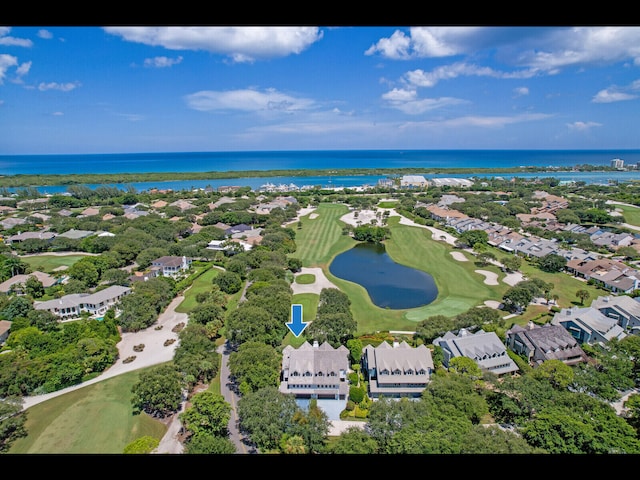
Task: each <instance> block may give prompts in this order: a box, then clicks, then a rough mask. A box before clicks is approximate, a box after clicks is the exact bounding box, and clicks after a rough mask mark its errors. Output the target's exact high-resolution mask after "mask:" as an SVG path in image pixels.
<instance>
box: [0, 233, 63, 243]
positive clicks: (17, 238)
mask: <svg viewBox="0 0 640 480" xmlns="http://www.w3.org/2000/svg"><path fill="white" fill-rule="evenodd" d="M55 237H56V234H55V233H53V232H49V231H46V230H41V231H38V232H24V233H18V234H17V235H11V236H10V237H7V238H6V240H5V243H7V244H9V245H11V244H14V243H19V242H24V241H25V240H31V239H35V240H47V241H50V240H53V239H54V238H55Z"/></svg>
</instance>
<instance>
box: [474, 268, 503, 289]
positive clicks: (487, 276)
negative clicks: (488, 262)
mask: <svg viewBox="0 0 640 480" xmlns="http://www.w3.org/2000/svg"><path fill="white" fill-rule="evenodd" d="M476 273H479V274H480V275H484V283H485V284H487V285H498V274H497V273H493V272H489V271H487V270H476Z"/></svg>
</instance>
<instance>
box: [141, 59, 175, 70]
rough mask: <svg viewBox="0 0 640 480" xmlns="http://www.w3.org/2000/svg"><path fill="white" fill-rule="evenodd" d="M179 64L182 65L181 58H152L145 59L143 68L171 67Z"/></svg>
mask: <svg viewBox="0 0 640 480" xmlns="http://www.w3.org/2000/svg"><path fill="white" fill-rule="evenodd" d="M179 63H182V57H177V58H169V57H154V58H146V59H145V60H144V66H145V67H156V68H165V67H172V66H173V65H178V64H179Z"/></svg>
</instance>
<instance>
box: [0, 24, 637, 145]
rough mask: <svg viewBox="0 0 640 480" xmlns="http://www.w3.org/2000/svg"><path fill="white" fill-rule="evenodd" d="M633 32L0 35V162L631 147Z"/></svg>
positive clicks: (340, 29) (41, 29)
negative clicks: (28, 157)
mask: <svg viewBox="0 0 640 480" xmlns="http://www.w3.org/2000/svg"><path fill="white" fill-rule="evenodd" d="M639 96H640V27H635V26H611V27H608V26H591V27H586V26H585V27H581V26H578V27H559V26H544V27H530V26H496V27H488V26H432V27H429V26H420V27H411V26H382V27H379V26H348V25H340V26H328V27H324V26H313V25H305V26H301V27H296V26H238V27H234V26H188V25H187V26H161V27H156V26H141V27H136V26H109V27H100V26H46V25H43V26H24V25H21V26H10V25H6V26H0V155H23V154H92V153H142V152H150V153H151V152H212V151H268V150H276V151H282V150H362V149H364V150H378V149H389V150H398V149H400V150H409V149H411V150H414V149H418V150H421V149H426V150H431V149H447V150H448V149H638V148H640V121H639V119H640V98H639Z"/></svg>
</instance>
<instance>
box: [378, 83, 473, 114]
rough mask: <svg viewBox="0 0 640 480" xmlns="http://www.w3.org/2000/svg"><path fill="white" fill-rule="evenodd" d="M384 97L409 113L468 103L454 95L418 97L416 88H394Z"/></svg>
mask: <svg viewBox="0 0 640 480" xmlns="http://www.w3.org/2000/svg"><path fill="white" fill-rule="evenodd" d="M382 99H383V100H385V101H386V102H387V104H388V105H389V106H390V107H392V108H395V109H397V110H400V111H401V112H404V113H407V114H409V115H418V114H420V113H424V112H427V111H429V110H435V109H438V108H442V107H446V106H449V105H460V104H462V103H468V102H467V101H466V100H462V99H459V98H452V97H441V98H422V99H421V98H418V95H417V92H416V91H415V90H403V89H398V88H394V89H393V90H391V91H390V92H387V93H385V94H383V95H382Z"/></svg>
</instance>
